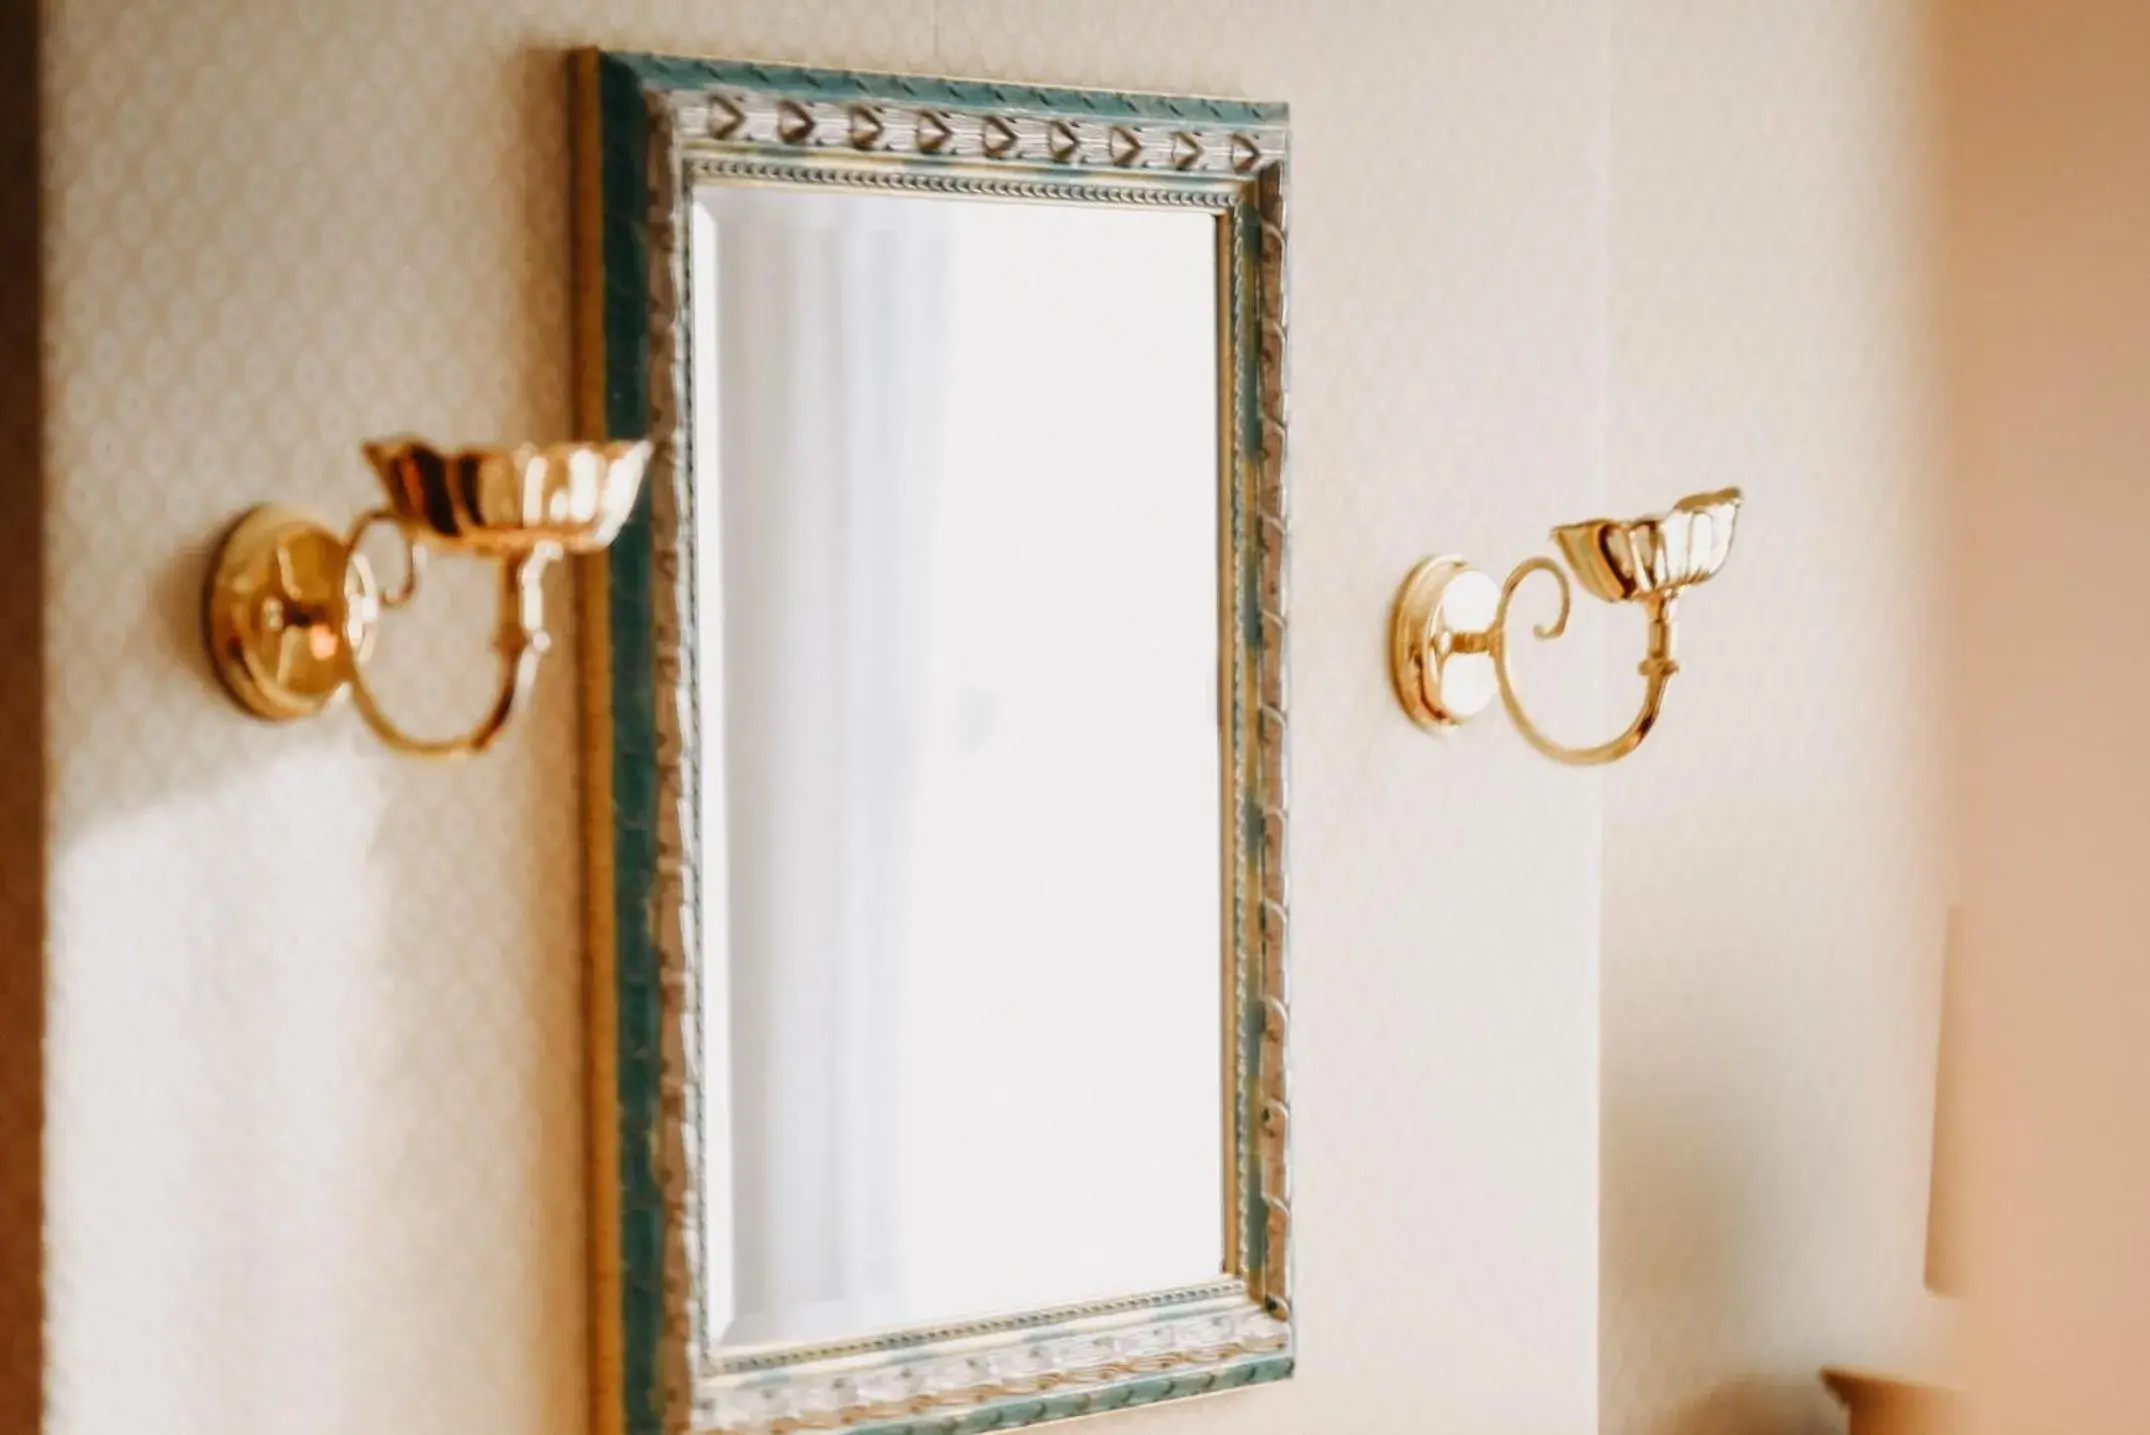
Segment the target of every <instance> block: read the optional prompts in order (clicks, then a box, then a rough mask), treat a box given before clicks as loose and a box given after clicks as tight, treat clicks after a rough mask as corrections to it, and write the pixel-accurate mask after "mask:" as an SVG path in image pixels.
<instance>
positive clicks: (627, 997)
mask: <svg viewBox="0 0 2150 1435" xmlns="http://www.w3.org/2000/svg"><path fill="white" fill-rule="evenodd" d="M578 83H579V87H580V91H581V96H580V98H581V106H582V116H581V118H582V124H581V131H580V139H579V145H578V180H579V182H580V185H581V196H580V200H579V213H580V216H581V221H582V225H581V231H580V233H581V242H580V246H579V247H580V257H581V264H582V283H581V292H582V295H583V299H584V309H583V314H582V334H583V346H582V347H583V370H584V379H585V382H584V410H585V415H584V417H585V424H586V427H587V428H588V429H590V430H591V431H592V432H596V433H602V434H604V435H606V436H611V437H628V436H637V437H639V436H647V437H649V438H651V439H653V440H654V441H655V445H656V455H655V458H654V460H653V464H652V468H651V474H650V480H649V483H648V485H647V494H646V498H645V509H644V511H643V512H642V513H640V514H638V515H637V517H636V519H635V520H634V522H633V523H632V524H630V526H629V528H628V530H627V531H626V532H625V533H623V534H622V536H621V538H620V539H619V541H618V542H617V543H616V545H615V546H614V548H613V550H612V553H611V555H610V557H609V559H608V560H607V561H606V563H605V565H604V568H603V570H602V577H601V579H600V580H599V581H598V582H597V583H595V584H593V585H592V587H591V590H590V591H588V592H587V594H586V596H587V599H588V601H587V603H586V613H585V620H584V625H583V628H584V636H585V643H586V649H587V660H588V661H587V663H586V670H587V673H588V676H589V688H590V692H591V698H592V702H591V708H590V714H591V721H590V734H591V739H592V741H591V744H590V747H591V751H590V765H591V769H592V799H593V800H592V802H591V813H592V832H591V842H592V851H593V863H592V866H593V875H594V878H595V881H594V883H593V899H594V900H593V908H594V911H595V920H594V921H593V938H594V941H593V947H594V950H595V952H596V958H597V959H596V962H595V972H594V975H593V1001H592V1011H593V1032H592V1054H593V1062H592V1068H593V1091H592V1100H593V1109H594V1114H595V1121H594V1126H595V1133H594V1137H595V1139H594V1148H595V1152H596V1158H597V1172H596V1181H595V1187H594V1192H595V1200H594V1202H593V1206H594V1219H595V1222H596V1227H597V1229H596V1231H595V1235H594V1240H593V1248H594V1250H595V1251H596V1253H597V1254H596V1291H597V1297H598V1301H599V1312H598V1316H599V1318H598V1320H597V1322H596V1326H597V1334H598V1351H597V1362H596V1369H597V1372H598V1385H599V1390H598V1399H599V1406H600V1415H601V1428H606V1429H612V1430H618V1431H631V1432H637V1435H640V1432H644V1431H647V1432H652V1435H654V1432H657V1431H672V1430H679V1429H685V1428H691V1429H694V1430H700V1431H727V1432H777V1431H785V1430H793V1429H799V1428H830V1429H848V1430H871V1431H880V1432H895V1431H920V1432H923V1431H927V1430H932V1431H956V1430H966V1431H967V1430H984V1429H998V1428H1005V1427H1007V1426H1010V1425H1018V1424H1025V1423H1030V1422H1033V1421H1038V1420H1047V1419H1053V1418H1058V1417H1062V1416H1069V1415H1079V1414H1091V1413H1098V1412H1101V1411H1106V1410H1111V1409H1115V1408H1119V1407H1122V1406H1130V1405H1136V1404H1141V1403H1145V1402H1148V1401H1154V1400H1158V1399H1165V1398H1170V1397H1173V1396H1179V1395H1190V1394H1199V1393H1205V1392H1209V1391H1214V1390H1222V1389H1229V1388H1232V1387H1234V1386H1239V1385H1246V1384H1252V1383H1257V1382H1260V1381H1264V1380H1271V1379H1276V1378H1279V1377H1281V1376H1283V1375H1285V1374H1288V1373H1289V1370H1290V1367H1291V1323H1290V1304H1289V1282H1288V1271H1289V1262H1288V1254H1289V1252H1288V1243H1289V1234H1290V1203H1289V1191H1288V1184H1287V1170H1288V1165H1287V1161H1286V1153H1285V1142H1286V1137H1287V1130H1286V1128H1287V1114H1288V1107H1287V1104H1286V1095H1285V1086H1284V1077H1285V1072H1284V1064H1283V1046H1284V1037H1285V1028H1286V1018H1287V1012H1288V1008H1287V1006H1286V1002H1285V997H1286V993H1285V987H1284V936H1285V921H1286V902H1285V885H1284V823H1285V804H1284V720H1285V703H1284V662H1283V660H1284V654H1283V640H1284V629H1283V602H1282V600H1283V547H1284V474H1283V440H1284V426H1283V418H1284V406H1283V380H1284V372H1283V362H1284V360H1283V203H1284V187H1283V177H1284V170H1283V159H1284V152H1285V130H1284V115H1283V110H1282V107H1281V106H1273V105H1256V104H1249V103H1244V102H1238V101H1222V100H1198V99H1185V100H1182V99H1171V98H1165V97H1154V96H1142V95H1122V94H1108V93H1096V92H1084V91H1069V90H1044V89H1036V88H1031V87H1026V86H1013V85H994V84H984V83H979V82H957V81H943V80H929V79H918V78H908V77H897V76H879V75H861V74H850V73H834V72H826V71H814V70H804V69H793V68H785V67H774V66H764V65H745V64H732V63H725V62H714V61H688V60H677V59H669V58H661V57H649V56H629V55H597V54H589V55H585V56H582V57H580V58H579V61H578Z"/></svg>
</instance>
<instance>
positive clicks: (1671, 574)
mask: <svg viewBox="0 0 2150 1435" xmlns="http://www.w3.org/2000/svg"><path fill="white" fill-rule="evenodd" d="M1739 506H1740V492H1739V490H1738V489H1736V488H1728V489H1724V490H1722V491H1720V492H1717V493H1699V494H1694V495H1691V496H1690V497H1687V498H1683V499H1681V500H1680V501H1679V502H1678V503H1676V504H1674V505H1673V506H1672V508H1671V509H1670V510H1669V511H1667V512H1665V513H1661V514H1651V515H1648V516H1646V517H1643V518H1637V519H1631V520H1626V521H1620V520H1615V519H1609V518H1595V519H1591V520H1589V521H1587V522H1584V523H1570V524H1564V525H1562V526H1561V527H1559V528H1556V529H1554V530H1553V532H1552V539H1553V544H1554V546H1555V547H1556V548H1558V549H1559V551H1560V554H1561V556H1562V557H1563V558H1565V559H1566V560H1567V562H1568V567H1569V568H1572V569H1573V570H1574V572H1575V578H1576V581H1577V582H1580V583H1581V584H1582V587H1583V591H1585V592H1586V593H1588V594H1590V595H1591V596H1592V597H1593V598H1597V599H1600V600H1602V601H1604V602H1608V603H1639V604H1641V605H1642V607H1643V610H1644V613H1645V614H1646V616H1647V617H1648V619H1649V640H1648V641H1649V646H1648V648H1647V649H1646V651H1645V653H1644V656H1643V659H1642V662H1641V664H1640V666H1639V667H1638V669H1637V671H1639V672H1640V673H1641V674H1642V676H1643V680H1644V684H1645V686H1644V690H1643V700H1642V706H1641V708H1640V709H1639V710H1638V711H1637V713H1636V715H1635V717H1634V718H1633V719H1632V720H1631V721H1630V722H1629V723H1628V726H1627V728H1626V730H1625V731H1623V732H1621V733H1620V734H1619V735H1618V736H1616V737H1613V738H1610V739H1608V740H1606V741H1604V742H1601V743H1598V744H1596V745H1595V746H1591V747H1571V746H1569V745H1567V744H1565V743H1561V742H1556V741H1555V740H1553V739H1552V738H1550V737H1548V736H1546V734H1545V733H1544V731H1543V730H1541V729H1540V728H1539V727H1538V725H1537V724H1536V723H1535V722H1533V721H1531V719H1530V716H1529V715H1528V714H1527V713H1526V712H1525V711H1524V710H1523V703H1522V699H1521V698H1520V697H1518V696H1517V694H1516V690H1515V683H1514V681H1513V679H1512V678H1511V677H1510V675H1509V672H1508V608H1509V605H1510V604H1511V603H1512V602H1513V601H1514V600H1515V595H1516V590H1517V589H1518V588H1520V587H1521V586H1522V585H1523V583H1524V582H1525V581H1526V580H1527V579H1529V577H1530V576H1531V575H1532V574H1534V573H1544V574H1546V575H1548V576H1549V577H1551V578H1552V579H1553V580H1554V582H1555V583H1557V584H1558V585H1559V587H1560V611H1559V612H1558V613H1557V614H1556V615H1555V616H1554V618H1553V620H1552V621H1551V622H1549V623H1544V624H1540V625H1539V626H1538V627H1537V628H1536V629H1535V630H1534V631H1535V633H1536V635H1537V636H1538V637H1539V638H1541V639H1548V640H1549V639H1554V638H1558V637H1559V636H1560V635H1561V634H1562V633H1564V632H1566V631H1567V626H1568V611H1569V606H1570V604H1571V602H1572V600H1573V591H1572V588H1571V586H1570V583H1569V579H1568V570H1567V569H1564V568H1562V567H1561V566H1560V565H1559V564H1557V563H1555V562H1554V561H1553V560H1552V559H1550V558H1527V559H1525V560H1524V561H1523V562H1521V563H1519V564H1517V565H1516V567H1515V568H1514V569H1513V570H1512V571H1510V573H1509V574H1508V577H1507V580H1506V581H1505V582H1503V583H1501V584H1500V585H1499V586H1498V587H1495V585H1494V583H1493V580H1492V579H1491V578H1490V577H1488V576H1487V575H1485V574H1484V573H1481V572H1479V571H1478V570H1477V569H1475V568H1472V567H1471V566H1470V565H1469V564H1468V563H1467V562H1466V561H1465V560H1464V559H1462V558H1460V557H1456V556H1453V555H1451V556H1446V557H1440V558H1428V559H1425V560H1424V561H1422V562H1420V563H1419V564H1418V565H1417V566H1416V567H1414V568H1413V569H1412V570H1411V572H1410V574H1409V575H1408V576H1407V577H1406V578H1405V579H1404V581H1403V586H1402V587H1401V588H1399V589H1398V590H1397V593H1396V602H1395V606H1394V607H1393V608H1392V610H1391V612H1390V616H1389V670H1390V677H1391V678H1392V679H1393V681H1394V682H1395V685H1396V698H1397V701H1398V702H1400V703H1401V704H1402V705H1403V710H1404V712H1405V713H1406V714H1407V715H1409V717H1410V718H1411V720H1412V721H1413V722H1415V723H1417V724H1418V725H1419V726H1420V727H1422V728H1425V729H1426V730H1428V731H1429V732H1445V731H1448V730H1449V729H1452V728H1455V727H1458V726H1460V725H1461V724H1463V723H1465V722H1468V721H1469V720H1470V719H1471V718H1473V717H1475V716H1476V715H1477V714H1478V713H1479V712H1480V711H1482V710H1483V709H1484V708H1485V707H1486V706H1487V705H1488V704H1489V703H1490V702H1491V701H1492V700H1493V697H1494V696H1495V695H1496V694H1498V695H1499V697H1500V700H1501V705H1502V706H1503V707H1505V708H1506V709H1507V710H1508V716H1509V718H1510V719H1511V720H1512V721H1513V722H1514V723H1515V725H1516V730H1517V731H1518V732H1520V733H1522V734H1523V737H1524V740H1525V741H1527V742H1528V743H1530V745H1531V746H1532V747H1534V748H1536V749H1537V750H1538V751H1539V752H1541V753H1544V754H1545V755H1546V756H1547V757H1550V758H1552V759H1554V760H1555V761H1557V762H1565V763H1571V764H1575V765H1578V766H1594V765H1596V764H1599V763H1606V762H1614V761H1617V760H1618V759H1620V758H1623V757H1625V756H1627V755H1628V754H1629V753H1631V752H1633V751H1634V750H1635V749H1636V748H1637V747H1640V746H1641V745H1642V741H1643V739H1644V738H1646V737H1648V736H1649V734H1650V729H1651V728H1652V727H1653V726H1655V725H1656V722H1657V718H1658V713H1659V711H1660V709H1661V708H1662V706H1663V704H1664V698H1665V688H1666V685H1667V684H1669V683H1670V682H1671V681H1672V676H1673V674H1675V673H1677V672H1678V671H1679V670H1680V667H1679V664H1678V662H1676V661H1675V660H1674V658H1673V638H1674V635H1675V631H1676V629H1675V625H1674V611H1675V608H1676V607H1677V600H1678V598H1679V595H1680V593H1681V592H1682V591H1683V590H1685V589H1687V588H1691V587H1693V586H1695V585H1696V584H1698V583H1704V582H1707V581H1708V580H1709V579H1710V578H1711V577H1713V576H1714V575H1715V574H1716V573H1717V571H1718V570H1719V569H1720V568H1722V567H1723V566H1724V563H1725V560H1726V559H1727V558H1728V557H1730V556H1731V553H1732V535H1733V532H1734V530H1735V528H1736V527H1737V524H1738V521H1739Z"/></svg>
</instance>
